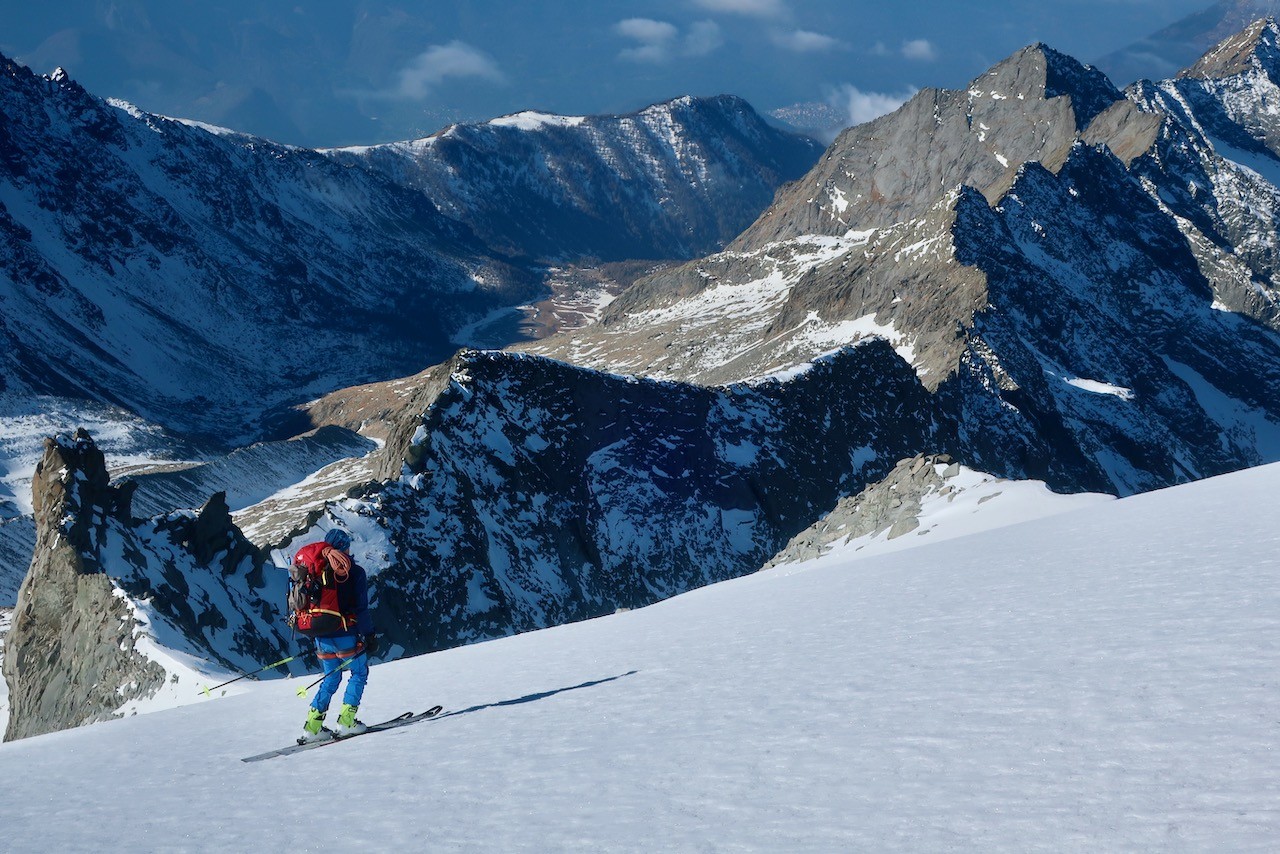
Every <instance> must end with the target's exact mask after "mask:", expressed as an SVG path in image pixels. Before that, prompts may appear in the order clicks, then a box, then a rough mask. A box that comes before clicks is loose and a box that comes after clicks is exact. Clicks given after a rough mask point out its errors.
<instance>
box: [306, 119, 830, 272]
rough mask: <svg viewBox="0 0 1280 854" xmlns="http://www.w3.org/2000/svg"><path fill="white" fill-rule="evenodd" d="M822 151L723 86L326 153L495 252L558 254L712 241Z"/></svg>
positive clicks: (560, 258) (648, 252)
mask: <svg viewBox="0 0 1280 854" xmlns="http://www.w3.org/2000/svg"><path fill="white" fill-rule="evenodd" d="M820 153H821V147H820V146H819V145H818V144H817V143H815V142H813V141H812V140H808V139H804V138H801V137H796V136H793V135H791V134H787V133H784V132H782V131H779V130H777V129H775V128H773V127H772V126H770V125H768V124H767V123H766V122H765V121H764V120H763V119H761V118H760V116H758V115H757V114H756V113H755V111H754V110H752V109H751V107H750V105H748V104H747V103H746V102H744V101H742V100H740V99H738V98H732V97H729V96H722V97H718V98H690V97H682V98H677V99H675V100H672V101H669V102H666V103H662V104H655V105H653V106H650V107H647V108H645V109H643V110H640V111H637V112H635V113H629V114H626V115H617V116H559V115H552V114H549V113H544V112H539V111H534V110H529V111H524V112H521V113H516V114H513V115H509V116H502V117H499V118H496V119H492V120H490V121H487V122H481V123H475V124H458V125H451V126H450V127H449V128H448V129H446V130H445V131H442V132H441V133H438V134H435V135H433V136H431V137H428V138H426V139H424V140H418V141H414V142H403V143H391V144H388V145H380V146H364V147H358V148H346V149H334V150H329V151H326V152H325V154H327V155H328V156H330V157H333V158H335V159H337V160H338V161H340V162H343V163H350V164H356V165H361V166H365V167H367V168H370V169H373V170H375V171H377V172H379V173H381V174H384V175H386V176H388V177H390V178H391V179H392V180H393V181H396V182H397V183H400V184H403V185H405V186H408V187H412V188H414V189H416V190H418V191H419V192H423V193H425V194H426V195H427V196H428V197H429V198H431V200H432V201H433V202H434V203H435V204H436V205H437V206H438V207H439V208H440V209H441V210H442V211H444V212H445V213H446V214H448V215H449V216H452V217H455V218H457V219H459V220H461V221H462V222H464V223H466V224H467V225H468V226H470V227H471V228H472V229H474V230H475V231H476V233H477V234H479V235H480V236H481V237H483V238H484V239H485V240H486V241H487V242H489V243H490V245H492V246H493V247H494V248H495V249H497V250H500V251H504V252H517V253H521V254H525V255H530V256H533V257H537V258H542V259H546V260H549V261H555V262H557V263H562V262H565V261H572V260H574V259H576V258H580V257H583V256H591V257H594V258H597V259H602V260H606V261H621V260H630V259H636V258H646V259H650V258H652V259H662V258H689V257H693V256H695V255H697V254H700V253H701V252H704V251H710V250H713V249H716V248H719V247H721V246H723V245H724V244H725V243H727V242H728V241H729V240H730V239H732V238H733V237H734V236H735V235H737V234H738V233H739V232H740V231H741V230H742V228H744V227H745V226H746V225H747V224H748V223H749V222H750V219H751V218H752V217H753V216H755V215H756V214H757V213H758V212H759V211H761V210H763V209H764V208H765V207H766V206H767V205H768V203H769V200H770V199H771V198H772V196H773V193H774V191H775V190H776V189H777V188H778V187H779V186H780V185H781V184H782V183H784V182H785V181H788V180H792V179H794V178H796V177H798V176H799V175H801V174H803V172H804V170H806V169H808V168H809V167H810V166H811V165H812V164H813V163H814V161H816V160H817V158H818V156H819V154H820Z"/></svg>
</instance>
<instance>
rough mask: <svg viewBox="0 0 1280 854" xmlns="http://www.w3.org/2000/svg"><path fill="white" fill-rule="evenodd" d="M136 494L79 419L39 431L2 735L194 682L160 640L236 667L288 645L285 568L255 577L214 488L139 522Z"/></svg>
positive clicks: (113, 711)
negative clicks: (156, 652)
mask: <svg viewBox="0 0 1280 854" xmlns="http://www.w3.org/2000/svg"><path fill="white" fill-rule="evenodd" d="M132 493H133V487H132V486H130V485H124V486H114V485H112V484H111V483H110V482H109V481H108V477H107V469H106V464H105V460H104V458H103V455H102V452H101V451H100V450H99V449H98V448H97V446H96V445H95V444H94V443H93V440H92V438H90V437H89V435H88V434H87V433H85V432H84V431H80V432H79V433H78V434H77V435H76V436H75V437H74V438H71V437H60V438H58V439H50V440H48V441H47V442H46V443H45V455H44V458H43V459H42V460H41V462H40V465H39V467H38V469H37V472H36V478H35V483H34V485H33V496H34V504H35V520H36V549H35V554H34V557H33V558H32V561H31V566H30V569H29V570H28V572H27V576H26V578H25V580H24V581H23V583H22V587H21V589H20V590H19V593H18V603H17V607H16V608H15V610H14V616H13V624H12V628H11V630H10V632H9V634H8V636H7V638H6V641H5V656H4V676H5V679H6V681H7V682H8V685H9V696H10V703H11V711H10V717H9V727H8V730H7V733H6V738H7V739H15V738H24V737H26V736H30V735H36V734H39V733H43V732H50V731H53V730H58V729H64V728H66V727H70V726H77V725H80V724H84V723H88V722H92V721H96V720H103V719H106V718H110V717H114V716H118V715H119V714H120V713H121V710H122V709H123V708H124V707H125V706H126V705H128V704H129V703H130V702H132V701H137V700H141V699H146V698H149V697H153V696H154V695H155V694H156V692H157V691H159V690H161V689H162V688H165V687H166V686H168V685H170V684H171V683H180V687H181V688H182V689H183V690H188V691H190V692H191V693H192V694H194V692H195V690H196V686H195V685H192V684H189V683H181V675H180V674H178V673H177V672H170V670H169V669H168V666H166V664H165V663H164V662H163V660H158V659H156V658H155V657H154V656H153V655H151V654H150V649H153V648H155V647H156V645H157V644H158V645H159V646H160V647H163V648H165V649H167V650H168V651H171V652H172V651H177V652H179V653H186V654H187V655H191V656H194V657H198V658H204V659H206V660H208V661H210V662H212V663H213V664H214V665H215V666H220V667H224V668H228V669H233V670H244V669H251V668H249V667H247V666H246V664H248V663H253V662H259V663H260V662H262V661H274V660H276V659H278V658H283V657H284V655H283V654H282V650H283V649H285V648H286V640H285V638H284V637H283V636H282V635H281V634H280V631H279V627H282V626H283V621H282V614H281V613H280V611H279V608H280V603H281V602H282V599H283V586H282V580H281V579H279V578H275V577H271V578H268V577H266V576H264V573H263V568H262V555H261V554H260V553H259V552H258V550H257V549H255V548H254V547H253V546H252V545H250V544H249V543H248V542H246V541H245V540H244V539H243V537H241V536H240V534H239V531H238V530H236V529H235V527H234V526H233V525H232V524H231V517H230V514H229V512H228V510H227V506H226V502H225V500H224V499H223V497H222V496H215V497H214V498H212V499H210V501H209V502H208V503H207V504H206V505H205V506H204V507H203V508H202V509H201V510H200V511H199V512H190V511H186V512H177V513H173V514H170V515H169V516H162V517H157V518H155V519H153V520H150V521H140V520H136V519H134V518H133V517H132V513H131V508H130V500H131V497H132ZM139 608H144V609H145V613H144V614H141V615H140V614H139Z"/></svg>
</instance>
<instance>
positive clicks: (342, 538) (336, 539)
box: [324, 528, 351, 552]
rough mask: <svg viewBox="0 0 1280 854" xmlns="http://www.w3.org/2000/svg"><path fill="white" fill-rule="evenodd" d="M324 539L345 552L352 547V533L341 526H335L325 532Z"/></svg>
mask: <svg viewBox="0 0 1280 854" xmlns="http://www.w3.org/2000/svg"><path fill="white" fill-rule="evenodd" d="M324 541H325V542H326V543H328V544H329V545H331V546H333V547H334V548H335V549H339V550H340V551H344V552H345V551H347V550H348V549H350V548H351V535H350V534H348V533H347V532H346V531H344V530H342V529H341V528H334V529H333V530H332V531H330V532H329V533H327V534H325V535H324Z"/></svg>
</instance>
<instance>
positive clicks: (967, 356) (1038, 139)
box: [532, 23, 1280, 494]
mask: <svg viewBox="0 0 1280 854" xmlns="http://www.w3.org/2000/svg"><path fill="white" fill-rule="evenodd" d="M1254 29H1255V30H1256V32H1255V33H1254V35H1255V36H1256V35H1257V34H1258V33H1273V32H1274V31H1275V27H1274V24H1271V23H1262V24H1259V25H1258V26H1257V27H1255V28H1254ZM1241 38H1244V39H1245V40H1246V41H1249V38H1248V35H1247V34H1246V36H1242V37H1241ZM1270 38H1271V37H1270V36H1267V37H1265V38H1261V39H1258V38H1254V39H1253V41H1252V42H1250V43H1251V44H1252V43H1254V42H1256V43H1257V44H1258V45H1260V48H1259V51H1255V52H1254V53H1249V52H1248V51H1247V50H1243V49H1239V50H1237V49H1234V48H1231V47H1230V46H1227V47H1224V48H1223V52H1224V53H1226V54H1231V55H1236V54H1239V53H1241V52H1242V51H1243V52H1244V53H1248V55H1249V56H1251V57H1253V59H1251V60H1250V61H1249V63H1246V64H1247V65H1248V67H1249V69H1251V71H1250V72H1249V73H1253V74H1257V73H1259V72H1258V71H1257V67H1258V65H1257V64H1261V66H1262V67H1268V68H1269V67H1274V63H1273V60H1272V59H1271V54H1269V53H1267V51H1266V50H1265V49H1264V48H1266V45H1267V44H1269V39H1270ZM1211 56H1212V54H1211ZM1208 62H1209V60H1206V63H1208ZM1268 63H1272V64H1271V65H1268ZM1200 69H1201V70H1200V72H1198V74H1200V75H1201V76H1197V77H1191V76H1188V77H1186V78H1183V79H1180V80H1179V81H1175V82H1170V83H1168V84H1164V85H1165V88H1164V89H1159V91H1160V92H1165V93H1166V95H1169V97H1172V95H1170V94H1169V93H1173V92H1177V91H1180V90H1179V87H1183V88H1186V87H1190V86H1193V85H1194V86H1197V87H1198V88H1197V91H1201V92H1203V93H1204V94H1203V97H1204V98H1208V99H1211V98H1213V97H1215V93H1216V97H1217V98H1218V99H1219V103H1226V102H1227V101H1228V100H1229V98H1228V94H1230V93H1234V97H1235V101H1234V102H1232V106H1231V107H1230V109H1231V110H1232V111H1233V112H1234V114H1235V115H1237V116H1238V117H1240V118H1239V119H1238V121H1241V122H1243V121H1246V120H1245V118H1244V117H1245V116H1257V117H1258V118H1257V120H1256V121H1255V122H1254V123H1253V124H1251V125H1249V126H1250V127H1255V128H1263V127H1265V126H1266V122H1267V120H1266V119H1265V116H1266V114H1267V110H1268V107H1267V104H1268V103H1269V100H1268V92H1269V91H1270V90H1269V89H1267V88H1264V87H1262V86H1259V87H1258V88H1256V89H1250V88H1249V87H1248V86H1247V85H1243V84H1239V83H1238V81H1237V83H1235V84H1233V83H1232V82H1231V81H1232V80H1233V79H1235V78H1234V77H1232V76H1231V75H1236V74H1238V71H1237V70H1236V69H1235V66H1232V67H1231V68H1225V67H1224V68H1223V69H1222V71H1221V72H1220V73H1221V74H1223V75H1224V76H1221V77H1213V78H1212V79H1214V80H1215V81H1217V82H1216V83H1215V84H1214V85H1212V86H1211V85H1208V84H1205V83H1204V82H1203V80H1204V76H1205V75H1212V73H1213V72H1212V66H1211V65H1209V64H1206V65H1204V66H1201V67H1200ZM1268 79H1269V78H1268ZM1197 81H1199V82H1197ZM1215 86H1216V87H1217V88H1215ZM1250 93H1253V100H1252V101H1250V100H1249V97H1250ZM1172 106H1173V105H1171V107H1170V109H1168V110H1164V109H1163V108H1162V107H1161V104H1160V103H1159V102H1158V99H1157V98H1156V96H1155V95H1153V94H1151V92H1150V91H1149V87H1144V88H1139V89H1135V90H1134V91H1131V92H1130V93H1129V97H1128V98H1126V97H1124V96H1123V95H1122V94H1121V93H1120V92H1118V91H1117V90H1116V89H1115V88H1114V87H1112V86H1111V84H1110V83H1109V82H1108V81H1107V80H1106V78H1105V77H1103V76H1102V75H1101V74H1100V73H1098V72H1097V71H1095V70H1093V69H1091V68H1088V67H1087V66H1082V65H1080V64H1079V63H1077V62H1076V61H1075V60H1072V59H1070V58H1069V57H1066V56H1064V55H1062V54H1059V53H1057V52H1055V51H1053V50H1051V49H1049V48H1046V47H1044V46H1042V45H1037V46H1033V47H1031V48H1027V49H1025V50H1023V51H1021V52H1019V53H1018V54H1016V55H1015V56H1013V57H1011V58H1010V59H1008V60H1006V61H1005V62H1003V63H1001V64H999V65H997V66H996V67H995V68H993V69H992V70H991V71H990V72H988V73H987V74H984V75H982V76H981V77H979V78H977V79H976V80H974V81H973V83H972V84H970V86H969V87H968V89H967V90H965V91H938V90H925V91H923V92H921V93H919V94H918V95H917V96H916V97H915V98H913V99H912V100H911V101H910V102H908V103H907V104H906V105H904V106H903V107H902V108H901V109H899V110H898V111H897V112H895V113H893V114H890V115H888V116H885V117H883V118H881V119H878V120H876V121H874V122H871V123H869V124H866V125H862V126H859V127H856V128H851V129H850V130H848V131H846V132H845V133H844V134H843V135H842V136H841V137H840V139H838V140H837V141H836V143H835V144H834V145H833V146H832V147H831V148H830V149H829V150H828V151H827V153H826V154H825V155H824V156H823V159H822V161H821V162H820V163H819V164H818V166H817V167H815V169H814V170H813V171H812V172H811V173H810V174H809V175H807V176H806V177H805V178H804V179H802V180H800V181H798V182H796V183H795V184H793V185H791V186H789V187H787V188H786V189H784V190H783V191H782V192H781V193H779V196H778V199H777V201H776V202H775V204H774V205H773V206H772V207H771V208H770V209H769V210H768V211H766V212H765V214H763V215H762V216H761V218H760V219H759V220H758V221H757V222H756V223H755V224H754V225H753V226H752V227H751V228H749V229H748V230H747V231H746V232H745V233H744V234H743V235H742V236H741V237H740V238H739V239H738V240H736V241H735V242H734V243H733V244H732V245H731V246H730V247H729V248H728V249H727V250H726V251H725V252H723V253H719V254H716V255H713V256H711V257H709V258H706V259H702V260H700V261H696V262H692V263H690V264H687V265H685V266H683V267H680V268H678V269H676V270H673V271H671V272H669V273H664V274H659V275H656V276H653V277H650V278H649V279H647V280H644V281H642V282H641V283H639V284H638V285H637V286H635V287H633V288H632V289H631V290H629V291H628V292H627V293H625V294H624V295H623V296H622V297H621V298H619V299H618V300H617V301H615V302H614V303H613V304H612V305H611V306H610V307H609V308H608V309H607V310H606V312H605V314H604V316H603V318H602V320H601V322H600V323H598V324H596V325H594V326H592V327H589V328H587V329H585V330H583V331H581V332H580V333H578V334H577V335H575V336H574V337H572V338H567V337H563V338H558V339H548V340H547V341H544V342H539V343H538V344H536V345H534V346H533V348H532V349H534V350H535V351H536V352H542V353H547V354H551V355H555V356H559V357H562V358H567V359H570V360H572V361H574V362H576V363H578V364H582V365H586V366H591V367H596V368H599V369H604V370H616V371H621V372H628V373H640V374H644V375H648V376H653V377H657V378H662V379H676V380H688V381H695V382H701V383H725V382H735V381H741V380H744V379H749V378H751V377H758V376H767V375H770V374H776V373H778V372H785V371H787V370H789V369H790V368H791V367H792V366H794V365H796V364H797V363H803V362H806V361H808V360H811V359H814V358H818V357H820V356H822V355H823V354H824V353H827V352H830V351H831V350H832V349H835V348H838V347H842V346H847V345H848V343H849V342H851V341H856V340H860V339H863V338H868V337H880V338H883V339H885V340H887V341H889V342H890V343H892V344H893V345H894V347H895V349H896V351H897V352H898V354H899V355H900V356H901V357H902V358H903V359H904V360H905V361H907V362H909V363H910V364H911V365H912V367H913V368H914V369H915V371H916V373H917V374H918V375H919V376H920V378H921V380H922V382H923V383H924V385H925V386H926V387H927V388H928V389H929V390H930V392H932V393H933V395H934V396H935V398H936V401H937V404H938V406H939V407H940V408H941V409H942V410H943V411H944V412H945V413H946V416H947V418H948V420H950V421H951V422H952V423H954V424H955V425H956V438H957V444H956V445H955V446H954V447H950V448H945V449H942V448H940V449H938V450H947V451H948V452H950V453H951V454H952V455H953V456H954V457H956V458H957V459H958V460H960V461H962V462H964V463H965V464H968V465H971V466H974V467H975V468H977V469H979V470H982V471H988V472H993V473H997V474H1002V475H1005V476H1013V477H1034V478H1038V479H1043V480H1045V481H1047V482H1048V483H1050V485H1051V486H1053V487H1054V488H1057V489H1066V490H1071V491H1079V490H1086V491H1103V492H1113V493H1120V494H1127V493H1131V492H1136V491H1142V490H1146V489H1151V488H1155V487H1158V486H1163V485H1167V484H1170V483H1174V482H1178V481H1180V480H1184V479H1191V478H1196V477H1202V476H1206V475H1209V474H1213V473H1218V472H1223V471H1229V470H1232V469H1235V468H1239V467H1242V466H1246V465H1255V464H1257V463H1259V462H1262V461H1266V460H1275V459H1280V372H1278V371H1277V369H1276V367H1275V366H1276V365H1277V364H1280V361H1278V358H1280V337H1278V336H1277V334H1276V332H1275V327H1276V318H1277V314H1276V306H1277V304H1278V303H1277V293H1276V290H1275V286H1274V282H1273V280H1272V277H1271V270H1272V268H1273V267H1272V259H1273V258H1274V247H1275V245H1276V237H1277V229H1276V226H1275V224H1274V221H1273V220H1272V217H1271V214H1270V212H1271V211H1273V210H1275V209H1276V203H1277V199H1278V198H1280V196H1278V191H1277V189H1276V186H1275V185H1273V184H1271V183H1269V182H1268V181H1266V180H1264V179H1262V178H1261V177H1260V176H1259V175H1258V174H1257V173H1256V172H1254V171H1252V170H1249V169H1247V168H1243V167H1242V166H1241V165H1240V164H1239V163H1238V162H1234V161H1232V160H1229V159H1226V158H1225V157H1224V156H1223V153H1222V152H1220V151H1219V150H1217V149H1216V148H1215V147H1214V142H1213V140H1212V139H1211V137H1210V136H1208V135H1206V134H1205V133H1204V132H1203V126H1202V125H1201V124H1199V123H1197V122H1195V121H1191V120H1188V118H1187V116H1188V114H1189V112H1188V110H1174V109H1172ZM1257 132H1258V133H1259V134H1261V133H1262V131H1261V130H1258V131H1257ZM1259 138H1260V139H1261V138H1262V137H1261V136H1259ZM1252 145H1253V150H1254V151H1255V152H1256V151H1259V150H1260V149H1259V146H1260V145H1261V143H1260V142H1259V143H1253V144H1252ZM913 164H916V165H914V166H913Z"/></svg>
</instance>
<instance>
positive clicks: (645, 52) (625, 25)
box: [613, 18, 724, 63]
mask: <svg viewBox="0 0 1280 854" xmlns="http://www.w3.org/2000/svg"><path fill="white" fill-rule="evenodd" d="M613 29H614V31H615V32H616V33H618V35H620V36H623V37H625V38H629V39H632V40H633V41H635V42H637V44H636V45H635V46H633V47H628V48H624V49H623V50H622V51H620V52H619V53H618V58H619V59H625V60H629V61H631V62H653V63H663V62H667V61H669V60H671V59H672V58H674V57H676V56H706V55H707V54H709V53H711V52H712V51H714V50H716V49H717V48H719V47H720V46H721V45H722V44H724V38H723V37H722V36H721V34H720V25H719V24H717V23H716V22H715V21H696V22H695V23H693V24H691V25H690V26H689V31H688V32H687V33H685V34H684V35H683V37H682V36H681V33H680V30H679V28H677V27H676V26H675V25H674V24H670V23H667V22H666V21H655V20H653V19H652V18H627V19H626V20H625V21H619V22H618V23H617V24H615V25H614V27H613Z"/></svg>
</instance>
